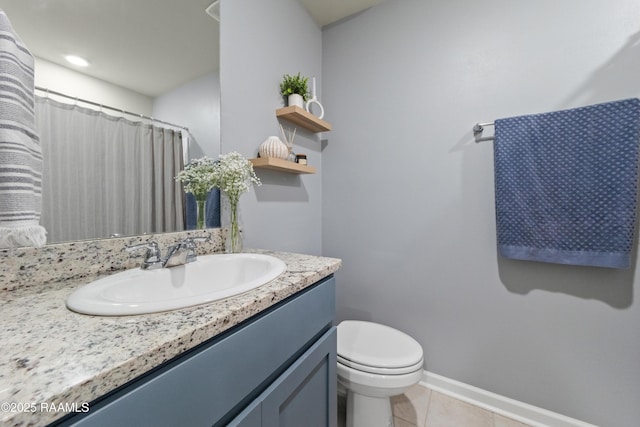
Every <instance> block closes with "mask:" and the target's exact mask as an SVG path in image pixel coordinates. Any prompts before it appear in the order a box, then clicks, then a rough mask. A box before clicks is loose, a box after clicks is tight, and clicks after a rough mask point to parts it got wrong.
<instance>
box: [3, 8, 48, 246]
mask: <svg viewBox="0 0 640 427" xmlns="http://www.w3.org/2000/svg"><path fill="white" fill-rule="evenodd" d="M33 64H34V60H33V56H31V54H30V53H29V50H28V49H27V47H26V46H25V45H24V43H23V42H22V40H20V37H18V35H17V34H16V33H15V31H14V30H13V27H12V26H11V22H10V21H9V18H8V17H7V15H6V14H5V13H4V11H2V10H0V247H4V248H6V247H19V246H42V245H44V244H45V242H46V231H45V229H44V228H43V227H41V226H40V225H39V221H40V210H41V204H42V151H41V150H40V143H39V139H38V135H37V133H36V130H35V117H34V93H33V90H34V81H33V79H34V72H33Z"/></svg>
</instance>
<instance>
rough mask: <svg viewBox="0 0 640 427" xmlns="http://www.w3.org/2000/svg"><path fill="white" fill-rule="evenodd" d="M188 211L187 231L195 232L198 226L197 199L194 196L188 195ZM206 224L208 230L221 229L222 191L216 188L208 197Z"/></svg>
mask: <svg viewBox="0 0 640 427" xmlns="http://www.w3.org/2000/svg"><path fill="white" fill-rule="evenodd" d="M186 208H187V209H186V210H187V215H186V219H187V227H186V228H187V230H195V229H196V224H197V213H198V209H197V207H196V198H195V197H194V195H193V194H191V193H187V200H186ZM205 215H206V217H205V224H206V226H207V228H210V227H220V190H219V189H217V188H214V189H213V190H211V191H210V192H209V194H208V195H207V202H206V204H205Z"/></svg>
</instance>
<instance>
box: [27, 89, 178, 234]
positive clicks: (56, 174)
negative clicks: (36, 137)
mask: <svg viewBox="0 0 640 427" xmlns="http://www.w3.org/2000/svg"><path fill="white" fill-rule="evenodd" d="M36 127H37V129H38V132H39V134H40V141H41V145H42V152H43V156H44V165H43V189H42V194H43V197H42V217H41V223H42V225H43V226H44V227H45V228H46V229H47V231H48V238H47V241H48V242H49V243H55V242H65V241H70V240H83V239H95V238H101V237H109V236H111V235H114V234H119V235H140V234H144V233H156V232H170V231H181V230H183V229H184V208H183V206H184V201H183V194H182V191H181V187H180V185H179V184H178V183H176V182H175V180H174V176H175V175H176V174H177V173H178V172H179V171H180V170H182V167H183V157H182V156H183V153H182V147H183V145H182V140H181V133H180V131H174V130H172V129H166V128H161V127H157V126H152V125H149V124H146V123H141V122H133V121H130V120H127V119H124V118H122V117H114V116H110V115H107V114H105V113H103V112H99V111H95V110H91V109H88V108H84V107H81V106H77V105H70V104H64V103H60V102H57V101H55V100H53V99H51V98H48V97H39V96H36Z"/></svg>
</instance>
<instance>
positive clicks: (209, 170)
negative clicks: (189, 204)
mask: <svg viewBox="0 0 640 427" xmlns="http://www.w3.org/2000/svg"><path fill="white" fill-rule="evenodd" d="M214 165H215V162H214V161H213V159H210V158H208V157H206V156H205V157H201V158H199V159H193V160H191V161H190V162H189V164H187V165H186V166H185V167H184V169H183V170H182V171H180V172H179V173H178V175H176V177H175V179H176V181H178V182H181V183H182V185H183V187H184V191H185V192H187V193H191V194H193V195H194V196H195V198H196V200H204V199H206V197H207V193H208V192H209V191H211V189H212V188H213V187H215V186H216V176H215V174H214V172H215V168H214Z"/></svg>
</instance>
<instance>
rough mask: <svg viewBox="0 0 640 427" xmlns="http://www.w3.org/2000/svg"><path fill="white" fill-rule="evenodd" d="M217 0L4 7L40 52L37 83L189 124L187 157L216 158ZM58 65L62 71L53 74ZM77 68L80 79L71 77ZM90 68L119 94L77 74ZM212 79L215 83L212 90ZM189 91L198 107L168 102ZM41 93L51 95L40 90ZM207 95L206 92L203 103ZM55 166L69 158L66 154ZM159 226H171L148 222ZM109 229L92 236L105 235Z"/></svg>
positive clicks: (36, 2)
mask: <svg viewBox="0 0 640 427" xmlns="http://www.w3.org/2000/svg"><path fill="white" fill-rule="evenodd" d="M212 1H213V0H135V1H131V0H109V1H104V0H83V1H75V0H48V1H42V0H3V1H2V4H0V9H2V10H4V12H5V13H6V14H7V16H8V17H9V19H10V20H11V23H12V25H13V27H14V29H15V30H16V32H17V33H18V34H19V36H20V37H21V38H22V40H23V41H24V42H25V44H26V45H27V46H28V48H29V50H30V51H31V53H32V54H33V55H34V56H35V58H36V71H35V73H36V86H40V87H45V88H46V89H50V90H51V91H56V92H60V93H64V94H66V95H69V96H70V98H69V99H60V98H55V99H56V101H61V102H67V103H69V104H74V103H76V104H77V105H78V106H81V107H85V105H84V104H82V103H81V102H78V101H77V100H74V99H73V98H74V97H76V98H78V99H80V100H83V99H86V100H89V101H92V102H94V103H96V104H98V105H104V106H105V109H102V107H100V110H102V111H103V112H104V113H106V114H113V115H116V116H117V115H118V114H119V113H118V112H117V111H116V112H114V111H109V110H107V109H106V107H110V106H112V107H115V108H116V109H120V110H124V111H127V112H133V113H136V114H138V115H144V116H149V117H154V118H156V119H159V120H162V121H165V122H169V123H172V124H176V125H178V126H180V127H186V128H188V129H189V133H190V135H191V141H190V145H189V158H195V157H200V156H202V155H207V156H209V157H213V158H215V157H217V155H218V154H219V153H220V136H219V130H220V129H219V123H220V119H219V114H220V110H219V104H220V103H219V94H220V89H219V87H220V84H219V73H218V69H219V53H218V52H219V23H218V21H217V20H216V19H214V18H213V17H212V16H210V15H209V14H207V13H206V12H205V10H206V9H207V8H208V6H209V5H210V4H211V2H212ZM69 54H75V55H79V56H84V57H85V58H86V59H87V60H88V61H89V66H88V67H85V68H79V67H76V66H74V65H71V64H68V63H66V60H65V58H64V56H65V55H69ZM69 70H71V71H70V72H68V71H69ZM39 72H40V74H39ZM58 72H62V73H63V74H64V76H63V77H60V76H61V75H62V74H55V73H58ZM45 73H46V74H47V76H46V78H44V77H45ZM73 75H76V76H78V77H79V80H78V81H73V80H69V78H70V77H69V76H73ZM87 75H88V76H90V77H91V78H93V79H99V80H100V81H104V82H107V83H108V84H109V85H111V86H112V87H114V88H115V89H116V90H117V91H119V92H118V94H117V95H113V94H111V93H109V94H104V96H103V94H102V93H101V90H102V89H96V90H88V89H87V90H86V91H85V87H86V82H85V81H84V80H82V82H81V81H80V78H83V79H84V77H85V76H87ZM213 80H215V82H214V83H212V81H213ZM202 81H205V82H206V85H207V86H206V87H207V90H206V91H203V90H202V89H201V88H202V87H203V86H195V87H194V86H193V83H194V82H198V83H197V84H200V82H202ZM190 85H191V86H190ZM213 86H215V87H217V90H216V88H215V87H214V88H213V90H211V91H209V89H208V88H211V87H213ZM185 88H186V89H185ZM123 94H124V95H123ZM191 94H195V95H197V96H199V97H200V99H199V100H197V101H194V102H193V105H194V107H195V108H197V111H195V112H187V111H185V109H184V108H175V107H174V108H173V109H171V108H167V105H171V104H174V105H175V102H174V99H176V98H171V97H172V96H178V97H179V99H180V102H181V103H185V102H190V101H188V100H187V99H188V98H185V97H188V96H190V95H191ZM36 95H39V96H41V97H42V96H49V95H48V94H44V93H43V92H39V91H36ZM203 97H207V98H208V100H205V101H206V102H205V103H204V104H203V99H202V98H203ZM52 99H53V98H52ZM131 100H133V101H131ZM139 100H141V103H138V101H139ZM145 103H146V104H145ZM91 108H94V109H95V108H96V107H91ZM124 117H126V118H127V119H128V120H132V121H135V120H137V119H138V118H136V117H135V116H131V115H128V116H124ZM205 127H207V129H204V128H205ZM56 166H59V167H60V168H69V167H71V166H72V165H70V164H69V163H68V162H66V161H64V160H62V161H57V162H56ZM118 167H119V168H124V167H125V166H124V165H118ZM80 179H81V178H80ZM96 191H99V190H96ZM162 231H168V230H158V229H156V230H145V232H149V233H157V232H162ZM114 232H115V233H117V230H115V231H114ZM111 234H113V233H108V234H106V235H96V236H89V237H87V238H89V239H96V238H108V237H110V235H111ZM125 234H126V233H125ZM47 241H48V243H60V242H63V241H68V240H64V239H62V240H59V239H53V241H52V239H48V240H47Z"/></svg>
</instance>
